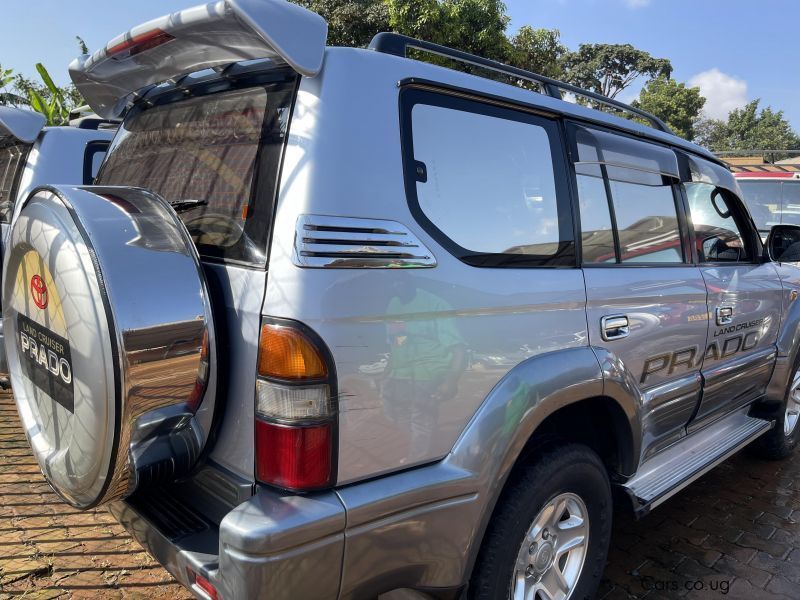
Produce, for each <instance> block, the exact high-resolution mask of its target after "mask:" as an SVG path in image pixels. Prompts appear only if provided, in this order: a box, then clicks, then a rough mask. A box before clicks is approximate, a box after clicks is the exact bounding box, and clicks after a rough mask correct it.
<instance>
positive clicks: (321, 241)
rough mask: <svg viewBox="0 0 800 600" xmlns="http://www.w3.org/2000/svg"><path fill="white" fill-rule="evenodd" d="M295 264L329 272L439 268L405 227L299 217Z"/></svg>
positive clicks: (381, 223) (369, 220)
mask: <svg viewBox="0 0 800 600" xmlns="http://www.w3.org/2000/svg"><path fill="white" fill-rule="evenodd" d="M292 261H293V262H294V264H295V265H297V266H298V267H305V268H327V269H331V268H334V269H335V268H339V269H401V268H402V269H408V268H430V267H435V266H436V258H435V257H434V256H433V253H432V252H431V251H430V250H429V249H428V248H427V247H426V246H425V244H423V243H422V242H421V241H420V240H419V238H417V236H415V235H414V234H413V233H412V232H411V230H410V229H408V227H406V226H405V225H403V224H402V223H398V222H397V221H384V220H380V219H360V218H350V217H332V216H325V215H300V216H299V217H298V219H297V224H296V227H295V238H294V253H293V257H292Z"/></svg>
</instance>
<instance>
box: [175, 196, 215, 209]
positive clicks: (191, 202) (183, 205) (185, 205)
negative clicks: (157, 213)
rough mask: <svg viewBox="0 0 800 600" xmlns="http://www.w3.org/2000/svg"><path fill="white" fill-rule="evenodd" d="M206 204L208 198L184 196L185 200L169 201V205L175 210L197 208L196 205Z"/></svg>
mask: <svg viewBox="0 0 800 600" xmlns="http://www.w3.org/2000/svg"><path fill="white" fill-rule="evenodd" d="M207 204H208V200H197V199H194V198H186V199H185V200H173V201H172V202H170V203H169V205H170V206H171V207H172V209H173V210H174V211H175V212H181V211H184V210H189V209H192V208H197V207H198V206H205V205H207Z"/></svg>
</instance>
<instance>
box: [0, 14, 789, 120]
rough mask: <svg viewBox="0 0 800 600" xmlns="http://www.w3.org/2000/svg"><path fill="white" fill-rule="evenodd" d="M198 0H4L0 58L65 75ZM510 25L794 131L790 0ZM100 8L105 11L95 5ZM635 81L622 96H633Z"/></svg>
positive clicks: (516, 17) (528, 19) (532, 19)
mask: <svg viewBox="0 0 800 600" xmlns="http://www.w3.org/2000/svg"><path fill="white" fill-rule="evenodd" d="M198 3H200V2H198V0H113V1H111V2H98V0H70V2H64V1H63V0H29V1H27V2H18V1H13V0H5V1H4V6H3V19H2V23H0V65H2V66H3V67H4V68H13V69H14V70H15V71H17V72H20V73H23V74H26V75H29V76H33V75H34V74H35V70H34V64H35V63H36V62H43V63H44V65H45V66H46V67H47V68H48V70H49V71H50V73H51V75H53V77H54V79H55V80H56V82H58V83H60V84H65V83H67V82H68V81H69V76H68V75H67V65H68V64H69V62H70V60H71V59H72V58H73V57H74V56H76V55H77V54H78V45H77V43H76V41H75V36H76V35H80V36H81V37H83V39H84V40H86V43H87V45H88V46H89V49H90V50H92V51H94V50H96V49H97V48H98V47H100V46H101V45H104V44H105V43H106V42H108V41H109V40H110V39H111V38H113V37H115V36H116V35H118V34H119V33H122V32H123V31H126V30H128V29H130V28H131V27H132V26H134V25H138V24H140V23H143V22H145V21H147V20H149V19H152V18H155V17H159V16H161V15H164V14H166V13H169V12H173V11H175V10H180V9H182V8H186V7H188V6H192V5H194V4H198ZM506 5H507V7H508V14H509V16H510V17H511V25H510V28H509V32H511V33H513V31H514V30H516V29H517V28H519V27H520V26H522V25H531V26H533V27H547V28H549V29H553V28H555V29H558V30H559V31H560V32H561V39H562V41H563V42H564V43H565V44H566V45H567V46H568V47H569V48H573V49H574V48H577V46H578V45H579V44H581V43H614V44H621V43H630V44H633V45H634V46H636V47H637V48H640V49H642V50H646V51H647V52H650V53H651V54H652V55H653V56H656V57H659V58H669V59H670V60H671V61H672V66H673V68H674V72H673V77H674V78H675V79H677V80H678V81H684V82H688V83H690V84H691V85H697V86H699V87H700V89H701V91H702V93H703V95H704V96H705V97H706V98H707V103H706V108H705V112H706V114H707V116H710V117H714V118H725V117H726V116H727V114H728V112H729V111H730V110H731V109H734V108H737V107H740V106H743V105H744V104H745V103H746V102H748V101H750V100H753V99H755V98H761V99H762V106H766V105H770V106H772V107H773V108H774V109H782V110H784V112H785V114H786V116H787V118H788V119H789V120H790V122H791V123H792V125H793V127H794V128H795V129H796V130H798V131H800V78H798V77H797V76H796V73H797V65H796V61H794V59H793V58H792V57H793V56H794V55H795V54H796V47H795V46H794V44H793V41H795V40H796V39H797V37H798V31H800V30H798V25H797V24H798V22H800V2H797V1H796V0H769V1H761V2H759V1H757V0H750V1H745V0H506ZM101 7H102V8H101ZM639 87H640V86H639V85H635V86H632V87H631V88H629V89H628V90H625V92H623V93H622V95H621V96H620V99H622V100H624V101H630V100H632V99H633V98H635V97H636V96H637V95H638V90H639Z"/></svg>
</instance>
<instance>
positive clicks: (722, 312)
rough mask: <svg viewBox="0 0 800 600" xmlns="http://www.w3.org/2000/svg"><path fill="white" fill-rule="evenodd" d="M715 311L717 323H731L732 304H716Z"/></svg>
mask: <svg viewBox="0 0 800 600" xmlns="http://www.w3.org/2000/svg"><path fill="white" fill-rule="evenodd" d="M716 312H717V325H730V324H731V323H733V307H732V306H718V307H717V311H716Z"/></svg>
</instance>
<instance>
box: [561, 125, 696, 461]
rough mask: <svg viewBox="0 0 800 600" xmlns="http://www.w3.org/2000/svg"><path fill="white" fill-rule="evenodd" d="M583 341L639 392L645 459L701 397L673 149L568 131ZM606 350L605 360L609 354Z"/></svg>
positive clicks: (681, 426)
mask: <svg viewBox="0 0 800 600" xmlns="http://www.w3.org/2000/svg"><path fill="white" fill-rule="evenodd" d="M571 138H572V139H571V142H572V154H573V158H574V159H576V160H575V173H576V183H577V189H578V200H579V205H580V221H581V246H582V265H583V272H584V277H585V280H586V295H587V306H586V313H587V318H588V325H589V341H590V343H591V344H592V346H593V347H595V348H598V349H600V350H601V351H602V352H603V353H604V354H605V356H607V357H609V358H610V363H611V364H612V365H613V368H614V369H616V370H617V371H619V372H621V373H627V376H628V377H630V378H631V379H633V381H634V382H635V385H636V386H637V387H638V391H639V393H640V394H641V403H642V424H643V440H642V458H647V457H648V456H650V455H652V454H653V453H655V452H657V451H658V450H659V449H661V448H663V447H665V446H666V445H668V444H670V443H672V442H674V441H675V440H676V439H678V438H680V437H681V436H683V435H684V434H685V426H686V423H687V422H688V421H689V419H690V418H691V416H692V413H693V412H694V410H695V408H696V406H697V402H698V399H699V394H700V388H701V385H700V368H701V364H702V349H703V348H704V345H705V341H706V329H707V321H706V288H705V284H704V282H703V277H702V275H701V274H700V271H699V270H698V269H697V268H696V267H695V266H693V265H692V264H691V260H690V256H689V252H688V248H689V246H688V243H687V240H686V224H685V222H684V214H683V210H682V204H681V202H680V191H679V185H678V184H679V179H678V163H677V158H676V156H675V154H674V152H672V151H671V150H670V149H668V148H665V147H662V146H658V145H654V144H649V143H646V142H643V141H641V140H636V139H632V138H628V137H625V136H621V135H618V134H614V133H610V132H607V131H602V130H599V129H594V128H588V127H582V126H573V127H571ZM606 353H607V354H606Z"/></svg>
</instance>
